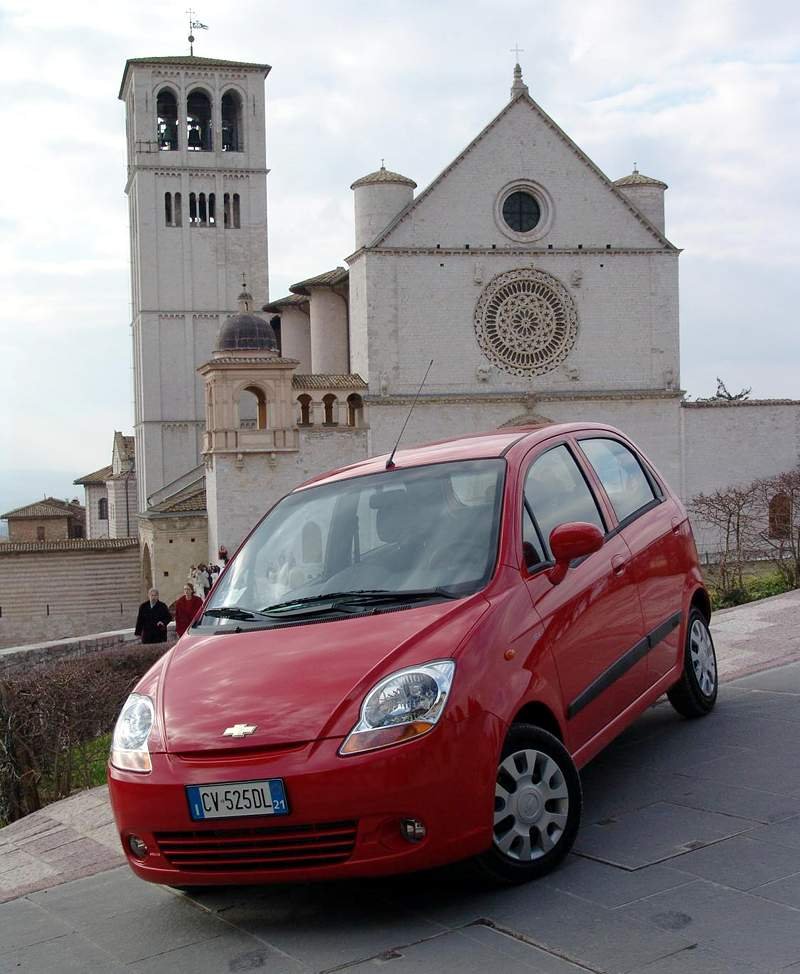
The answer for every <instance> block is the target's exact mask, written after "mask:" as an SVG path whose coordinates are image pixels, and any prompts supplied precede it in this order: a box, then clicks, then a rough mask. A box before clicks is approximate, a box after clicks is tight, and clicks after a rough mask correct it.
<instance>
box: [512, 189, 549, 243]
mask: <svg viewBox="0 0 800 974" xmlns="http://www.w3.org/2000/svg"><path fill="white" fill-rule="evenodd" d="M540 216H541V210H540V208H539V204H538V203H537V201H536V199H535V198H534V197H533V196H531V194H530V193H525V192H523V191H522V190H517V192H516V193H512V194H511V195H510V196H508V197H506V199H505V201H504V203H503V219H504V220H505V221H506V223H507V224H508V225H509V226H510V227H511V229H512V230H514V231H516V232H517V233H529V232H530V231H531V230H533V228H534V227H535V226H536V224H537V223H538V222H539V218H540Z"/></svg>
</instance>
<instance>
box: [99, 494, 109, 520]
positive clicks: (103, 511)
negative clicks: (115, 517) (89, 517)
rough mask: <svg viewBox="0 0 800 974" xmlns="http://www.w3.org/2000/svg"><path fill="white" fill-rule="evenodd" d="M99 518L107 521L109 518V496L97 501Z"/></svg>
mask: <svg viewBox="0 0 800 974" xmlns="http://www.w3.org/2000/svg"><path fill="white" fill-rule="evenodd" d="M97 520H98V521H107V520H108V498H107V497H101V498H100V500H99V501H98V502H97Z"/></svg>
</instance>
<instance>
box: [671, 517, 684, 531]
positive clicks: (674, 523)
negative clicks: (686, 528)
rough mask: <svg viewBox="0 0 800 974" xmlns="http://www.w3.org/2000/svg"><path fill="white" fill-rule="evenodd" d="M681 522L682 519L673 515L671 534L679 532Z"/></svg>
mask: <svg viewBox="0 0 800 974" xmlns="http://www.w3.org/2000/svg"><path fill="white" fill-rule="evenodd" d="M682 524H683V521H682V520H681V519H680V518H679V517H674V518H673V519H672V532H673V534H680V533H681V525H682Z"/></svg>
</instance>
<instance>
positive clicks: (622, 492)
mask: <svg viewBox="0 0 800 974" xmlns="http://www.w3.org/2000/svg"><path fill="white" fill-rule="evenodd" d="M580 445H581V449H582V450H583V452H584V453H585V454H586V458H587V459H588V461H589V463H591V465H592V466H593V467H594V469H595V472H596V473H597V476H598V477H599V478H600V482H601V483H602V485H603V487H604V488H605V492H606V493H607V494H608V499H609V500H610V501H611V506H612V507H613V508H614V513H615V514H616V515H617V517H618V518H619V520H620V521H624V520H625V518H627V517H630V516H631V515H632V514H635V513H636V512H637V511H639V510H641V508H643V507H645V506H646V505H647V504H650V503H651V502H652V501H653V500H655V499H656V495H655V493H654V492H653V488H652V486H651V484H650V481H649V479H648V478H647V475H646V474H645V472H644V470H643V469H642V465H641V463H639V461H638V460H637V458H636V456H635V455H634V454H633V453H632V452H631V451H630V450H629V449H628V448H627V447H626V446H623V444H622V443H619V442H618V441H617V440H607V439H603V438H601V437H598V438H594V437H592V438H591V439H587V440H581V441H580Z"/></svg>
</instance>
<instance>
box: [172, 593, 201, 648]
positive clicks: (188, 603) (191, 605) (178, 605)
mask: <svg viewBox="0 0 800 974" xmlns="http://www.w3.org/2000/svg"><path fill="white" fill-rule="evenodd" d="M202 606H203V600H202V599H201V598H200V597H199V596H198V595H195V593H194V585H192V583H191V582H187V583H186V584H185V585H184V586H183V595H182V596H181V597H180V598H179V599H176V600H175V632H176V633H177V634H178V639H180V638H181V636H182V635H183V634H184V633H185V632H186V630H187V629H188V628H189V623H190V622H191V621H192V619H194V617H195V615H196V614H197V611H198V610H199V609H201V608H202Z"/></svg>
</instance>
